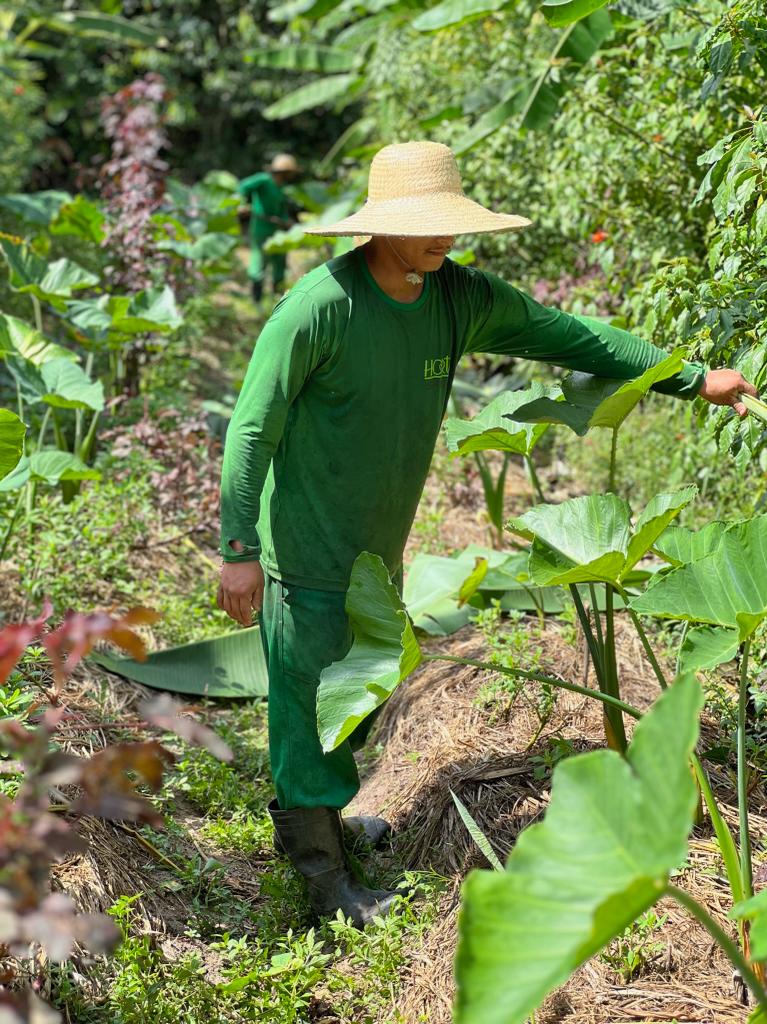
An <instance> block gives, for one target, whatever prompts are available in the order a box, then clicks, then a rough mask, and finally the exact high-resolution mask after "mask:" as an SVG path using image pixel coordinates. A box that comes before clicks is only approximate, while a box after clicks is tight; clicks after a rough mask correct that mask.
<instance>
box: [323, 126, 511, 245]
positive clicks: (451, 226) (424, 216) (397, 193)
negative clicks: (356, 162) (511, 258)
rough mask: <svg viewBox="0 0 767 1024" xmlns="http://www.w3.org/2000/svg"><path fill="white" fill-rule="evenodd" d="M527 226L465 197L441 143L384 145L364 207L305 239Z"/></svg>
mask: <svg viewBox="0 0 767 1024" xmlns="http://www.w3.org/2000/svg"><path fill="white" fill-rule="evenodd" d="M528 224H530V221H529V220H528V219H527V218H526V217H518V216H516V215H515V214H510V213H493V212H492V211H490V210H486V209H485V207H484V206H480V205H479V203H475V202H473V201H472V200H471V199H469V198H467V196H465V195H464V192H463V187H462V185H461V175H460V173H459V171H458V165H457V164H456V162H455V157H454V156H453V153H452V151H451V150H450V149H448V147H447V146H443V145H442V144H441V143H439V142H404V143H400V144H398V145H394V146H385V147H384V148H383V149H381V150H379V151H378V153H376V155H375V156H374V157H373V162H372V163H371V165H370V180H369V182H368V198H367V202H366V203H365V205H364V206H363V208H362V209H361V210H358V211H357V213H353V214H352V215H351V216H350V217H345V218H344V219H343V220H340V221H338V222H337V223H336V224H322V225H320V224H318V225H316V226H315V227H313V228H307V229H306V233H307V234H308V235H399V236H403V237H404V236H410V237H415V238H424V237H429V236H434V235H462V234H472V235H474V234H480V233H485V234H486V233H488V232H494V231H513V230H514V229H515V228H524V227H526V226H527V225H528Z"/></svg>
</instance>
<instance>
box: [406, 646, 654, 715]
mask: <svg viewBox="0 0 767 1024" xmlns="http://www.w3.org/2000/svg"><path fill="white" fill-rule="evenodd" d="M423 660H424V661H449V662H451V663H452V664H455V665H471V666H472V667H473V668H483V669H486V670H487V671H488V672H500V673H502V674H503V675H505V676H518V677H520V678H522V679H530V680H532V681H533V682H536V683H548V684H549V685H550V686H558V687H559V688H560V689H561V690H570V691H572V692H573V693H580V694H581V695H582V696H584V697H591V698H592V699H593V700H598V701H601V703H602V704H608V705H610V707H613V708H616V709H617V710H618V711H622V712H623V713H624V714H626V715H631V717H632V718H641V717H642V712H641V711H639V710H638V709H637V708H635V707H632V706H631V704H627V703H626V702H625V701H622V700H620V699H619V698H618V697H613V696H611V695H610V694H609V693H602V691H601V690H590V689H589V688H588V687H587V686H579V685H578V684H577V683H569V682H567V681H566V680H565V679H554V678H553V677H552V676H544V675H541V673H539V672H525V671H523V670H522V669H519V668H506V667H505V666H503V665H494V664H492V662H488V661H477V660H476V659H475V658H457V657H455V656H453V655H451V654H424V655H423Z"/></svg>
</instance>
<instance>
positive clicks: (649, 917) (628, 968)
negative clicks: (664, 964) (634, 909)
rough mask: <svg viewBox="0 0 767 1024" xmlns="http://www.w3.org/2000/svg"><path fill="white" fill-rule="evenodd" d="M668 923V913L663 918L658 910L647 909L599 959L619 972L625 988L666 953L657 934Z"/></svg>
mask: <svg viewBox="0 0 767 1024" xmlns="http://www.w3.org/2000/svg"><path fill="white" fill-rule="evenodd" d="M667 920H668V917H667V916H666V915H665V914H663V915H662V916H660V917H659V916H658V915H657V914H656V913H655V911H654V910H647V911H645V913H644V914H642V915H641V916H640V917H638V918H637V919H636V921H634V923H633V924H631V925H629V927H628V928H626V930H625V931H624V932H623V934H622V935H620V936H618V938H617V939H613V941H612V942H611V943H610V945H609V946H608V947H607V948H606V949H605V950H604V951H603V952H602V953H600V954H599V959H600V960H601V961H602V962H603V963H605V964H607V965H608V966H609V967H611V968H612V969H613V970H614V971H615V973H616V974H617V975H618V978H619V979H620V983H621V984H622V985H627V984H628V983H629V982H630V981H632V980H633V979H634V978H636V977H638V976H639V975H640V974H643V973H644V972H645V971H646V970H647V968H648V967H649V966H650V964H651V963H652V962H653V961H654V960H656V959H657V958H658V957H659V956H660V954H661V953H662V952H663V951H664V950H665V948H666V944H665V942H663V941H661V940H659V939H658V938H657V933H658V932H659V931H660V930H661V928H662V927H663V926H664V924H665V923H666V921H667Z"/></svg>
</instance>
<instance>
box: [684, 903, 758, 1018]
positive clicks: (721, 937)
mask: <svg viewBox="0 0 767 1024" xmlns="http://www.w3.org/2000/svg"><path fill="white" fill-rule="evenodd" d="M666 895H667V896H673V898H674V899H675V900H676V901H677V903H681V904H682V906H683V907H684V908H685V909H686V910H689V912H690V913H691V914H692V916H693V917H694V918H695V919H696V920H697V921H699V922H700V923H701V924H702V925H703V927H704V928H705V929H706V931H707V932H708V933H709V935H710V936H711V938H712V939H713V940H714V941H715V942H716V943H717V944H718V945H719V946H721V947H722V949H723V950H724V952H725V953H726V954H727V956H728V957H729V958H730V961H731V963H732V964H733V965H734V966H735V967H737V969H738V971H739V972H740V976H741V978H743V980H744V981H745V983H746V984H747V985H748V987H749V988H750V989H751V994H752V995H753V997H754V999H756V1001H757V1003H758V1004H759V1006H760V1007H761V1008H762V1010H763V1011H764V1013H767V992H765V990H764V987H763V986H762V984H761V983H760V981H759V979H758V978H757V976H756V974H755V973H754V971H753V969H752V967H751V966H750V964H749V963H748V961H747V960H746V958H745V957H744V956H743V954H742V953H741V951H740V950H739V949H738V947H737V945H736V944H735V943H734V942H733V941H732V939H731V938H730V936H729V935H728V934H727V932H726V931H725V930H724V929H723V928H721V927H720V926H719V925H718V924H717V922H716V921H715V920H714V919H713V917H711V915H710V914H709V913H708V911H707V910H706V909H705V908H704V907H702V906H701V905H700V903H698V901H697V900H694V899H693V898H692V896H690V895H689V894H688V893H686V892H685V891H684V889H680V888H678V886H676V885H671V884H670V883H669V885H667V886H666Z"/></svg>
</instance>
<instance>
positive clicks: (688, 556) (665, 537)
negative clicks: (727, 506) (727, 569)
mask: <svg viewBox="0 0 767 1024" xmlns="http://www.w3.org/2000/svg"><path fill="white" fill-rule="evenodd" d="M740 525H741V524H740V523H721V522H715V523H708V525H707V526H704V527H703V529H702V530H697V531H693V530H688V529H686V527H684V526H671V527H669V529H668V530H664V532H663V533H662V534H661V535H660V537H659V538H658V540H656V541H655V543H654V544H653V550H654V551H655V552H656V553H657V554H658V555H660V556H661V558H665V559H666V561H667V562H671V564H672V565H687V564H688V562H696V561H697V560H698V559H699V558H703V557H704V556H705V555H710V554H712V553H713V552H714V551H716V549H717V548H718V547H719V545H720V544H721V542H722V538H723V537H724V535H725V533H727V532H728V531H729V530H731V529H734V528H736V527H739V526H740Z"/></svg>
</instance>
